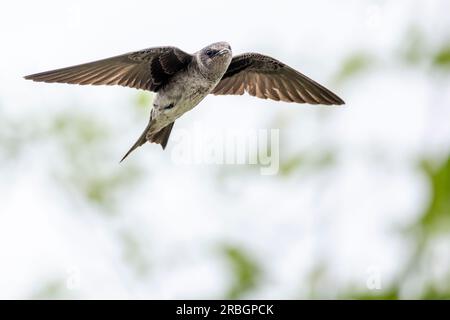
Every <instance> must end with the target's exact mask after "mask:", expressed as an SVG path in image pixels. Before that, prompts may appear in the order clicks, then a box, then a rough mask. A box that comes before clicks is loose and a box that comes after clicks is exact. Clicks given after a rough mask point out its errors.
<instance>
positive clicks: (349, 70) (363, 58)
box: [334, 52, 374, 83]
mask: <svg viewBox="0 0 450 320" xmlns="http://www.w3.org/2000/svg"><path fill="white" fill-rule="evenodd" d="M373 63H374V58H373V57H372V56H371V55H370V54H368V53H365V52H358V53H355V54H352V55H351V56H349V57H348V58H346V59H345V60H344V62H343V63H342V66H341V68H340V70H339V71H338V72H337V74H336V75H335V77H334V79H335V82H337V83H341V82H344V81H346V80H348V79H350V78H352V77H354V76H356V75H358V74H360V73H362V72H363V71H366V70H367V69H368V68H369V67H370V66H371V65H372V64H373Z"/></svg>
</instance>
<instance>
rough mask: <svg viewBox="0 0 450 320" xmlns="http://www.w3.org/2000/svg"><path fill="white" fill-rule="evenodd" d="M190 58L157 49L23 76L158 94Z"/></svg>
mask: <svg viewBox="0 0 450 320" xmlns="http://www.w3.org/2000/svg"><path fill="white" fill-rule="evenodd" d="M192 58H193V57H192V55H190V54H188V53H186V52H184V51H182V50H180V49H178V48H175V47H156V48H150V49H145V50H141V51H136V52H130V53H127V54H123V55H120V56H116V57H112V58H107V59H103V60H98V61H94V62H90V63H85V64H80V65H76V66H72V67H67V68H62V69H57V70H52V71H46V72H41V73H36V74H32V75H29V76H26V77H25V79H30V80H34V81H40V82H59V83H72V84H83V85H84V84H92V85H101V84H104V85H120V86H126V87H131V88H137V89H144V90H150V91H155V92H156V91H158V90H159V88H161V87H162V86H164V85H165V84H166V83H167V82H168V81H169V80H170V78H171V77H172V76H173V75H174V74H175V73H177V72H179V71H180V70H183V69H184V68H186V67H187V65H188V64H189V63H190V62H191V60H192Z"/></svg>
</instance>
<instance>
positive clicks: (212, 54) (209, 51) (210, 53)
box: [206, 49, 216, 58]
mask: <svg viewBox="0 0 450 320" xmlns="http://www.w3.org/2000/svg"><path fill="white" fill-rule="evenodd" d="M215 53H216V52H215V51H214V50H211V49H208V50H206V55H207V56H208V57H210V58H211V57H212V56H214V54H215Z"/></svg>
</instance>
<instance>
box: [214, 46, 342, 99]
mask: <svg viewBox="0 0 450 320" xmlns="http://www.w3.org/2000/svg"><path fill="white" fill-rule="evenodd" d="M244 92H248V93H249V94H250V95H252V96H256V97H258V98H262V99H267V98H269V99H272V100H276V101H279V100H281V101H286V102H297V103H310V104H326V105H332V104H337V105H339V104H344V101H343V100H342V99H341V98H339V97H338V96H337V95H335V94H334V93H333V92H331V91H330V90H328V89H327V88H325V87H324V86H322V85H320V84H318V83H317V82H315V81H314V80H311V79H310V78H308V77H307V76H305V75H303V74H301V73H300V72H298V71H296V70H294V69H292V68H291V67H289V66H287V65H286V64H284V63H282V62H281V61H278V60H276V59H274V58H271V57H268V56H265V55H262V54H259V53H244V54H241V55H238V56H235V57H233V60H231V63H230V65H229V67H228V69H227V71H226V72H225V74H224V76H223V77H222V79H221V80H220V82H219V83H218V84H217V86H216V87H215V88H214V90H213V91H212V93H213V94H215V95H225V94H234V95H242V94H244Z"/></svg>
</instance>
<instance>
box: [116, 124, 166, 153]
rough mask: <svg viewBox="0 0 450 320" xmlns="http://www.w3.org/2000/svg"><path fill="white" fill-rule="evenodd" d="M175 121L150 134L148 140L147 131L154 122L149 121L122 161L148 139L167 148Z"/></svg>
mask: <svg viewBox="0 0 450 320" xmlns="http://www.w3.org/2000/svg"><path fill="white" fill-rule="evenodd" d="M174 123H175V122H172V123H171V124H168V125H167V126H165V127H164V128H162V129H161V130H159V131H158V132H156V133H153V134H152V135H150V136H149V137H148V140H147V133H148V131H149V130H150V127H151V124H152V121H149V123H148V125H147V127H146V128H145V129H144V132H142V134H141V136H140V137H139V138H138V139H137V141H136V142H135V143H134V144H133V146H132V147H131V148H130V150H128V152H127V153H126V154H125V155H124V156H123V158H122V159H121V160H120V162H122V161H123V160H125V158H126V157H128V155H129V154H130V153H131V152H133V151H134V150H135V149H136V148H138V147H140V146H142V145H143V144H144V143H146V142H147V141H149V142H154V143H158V144H160V145H161V146H162V148H163V149H165V148H166V145H167V142H168V141H169V136H170V132H171V131H172V128H173V125H174Z"/></svg>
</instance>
